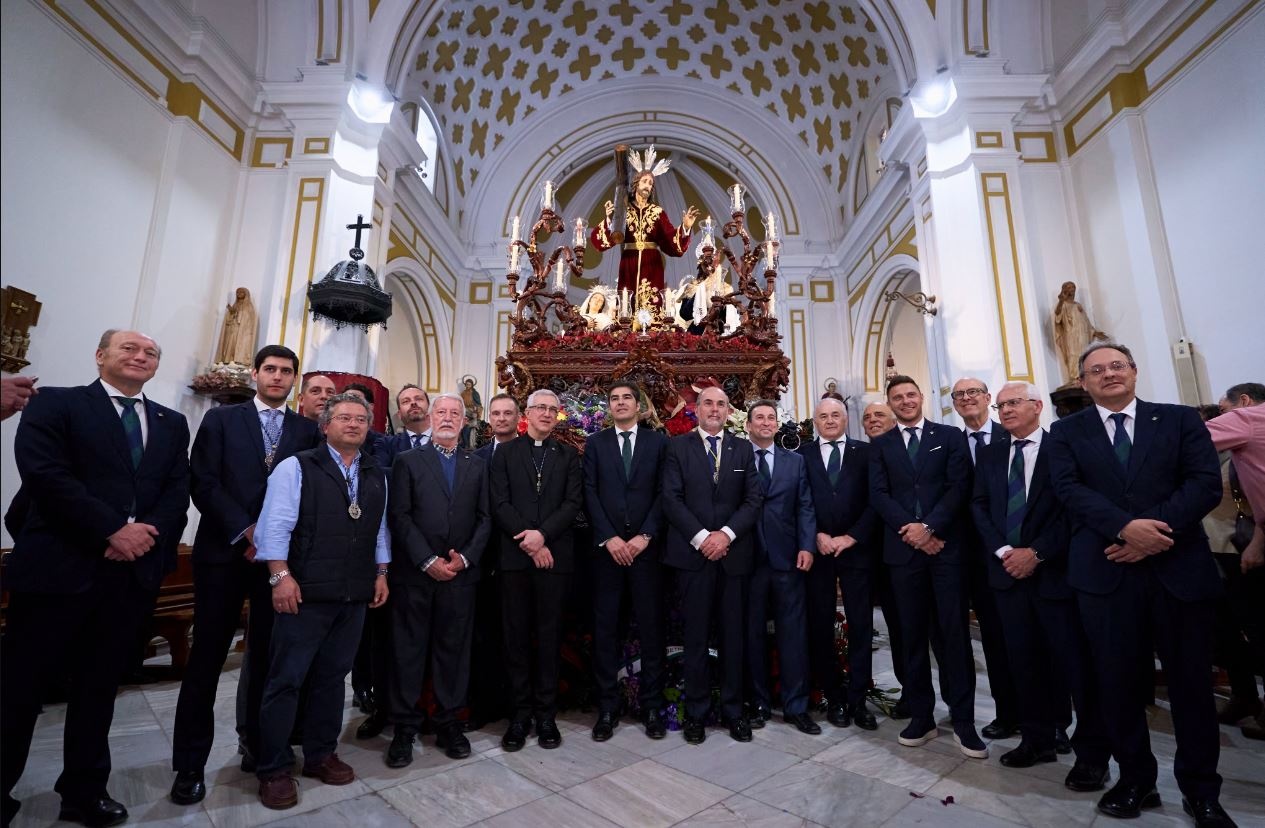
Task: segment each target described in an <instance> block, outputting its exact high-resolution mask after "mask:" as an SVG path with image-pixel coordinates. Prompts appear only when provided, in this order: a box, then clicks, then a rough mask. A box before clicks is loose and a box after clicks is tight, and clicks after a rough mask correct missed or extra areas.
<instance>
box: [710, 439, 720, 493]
mask: <svg viewBox="0 0 1265 828" xmlns="http://www.w3.org/2000/svg"><path fill="white" fill-rule="evenodd" d="M707 444H708V449H707V456H708V457H710V458H711V461H712V483H715V482H716V481H718V480H720V446H719V444H720V437H718V436H716V435H714V434H709V435H707Z"/></svg>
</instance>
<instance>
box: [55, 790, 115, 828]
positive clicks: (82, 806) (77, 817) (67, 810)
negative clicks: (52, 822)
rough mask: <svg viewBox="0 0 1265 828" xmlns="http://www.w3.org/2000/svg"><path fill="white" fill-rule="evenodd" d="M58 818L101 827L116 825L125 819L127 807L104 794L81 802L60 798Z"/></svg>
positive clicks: (96, 827)
mask: <svg viewBox="0 0 1265 828" xmlns="http://www.w3.org/2000/svg"><path fill="white" fill-rule="evenodd" d="M57 818H58V819H61V820H65V821H66V822H79V823H82V824H84V825H91V826H93V828H101V826H105V825H118V824H119V823H120V822H126V821H127V808H124V807H123V806H122V805H121V804H119V803H118V802H115V801H114V800H113V799H111V798H110V797H108V796H106V795H104V794H103V795H101V796H97V797H93V798H92V799H85V800H83V801H81V802H71V801H69V800H65V799H63V800H62V803H61V813H59V814H58V815H57Z"/></svg>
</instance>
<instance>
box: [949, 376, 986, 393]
mask: <svg viewBox="0 0 1265 828" xmlns="http://www.w3.org/2000/svg"><path fill="white" fill-rule="evenodd" d="M967 381H970V382H978V383H979V387H980V388H983V389H984V393H985V394H987V393H988V383H986V382H984V381H983V380H982V379H980V378H979V377H959V378H958V382H967ZM958 382H955V383H953V384H954V385H957V384H958Z"/></svg>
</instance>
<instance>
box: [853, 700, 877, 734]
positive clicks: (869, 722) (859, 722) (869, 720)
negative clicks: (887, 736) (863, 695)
mask: <svg viewBox="0 0 1265 828" xmlns="http://www.w3.org/2000/svg"><path fill="white" fill-rule="evenodd" d="M852 721H853V722H855V723H856V726H857V727H859V728H861V729H862V730H878V719H876V718H874V714H873V713H871V712H870V711H868V710H866V709H865V702H861V703H860V704H859V705H857V706H856V708H854V709H853V711H852Z"/></svg>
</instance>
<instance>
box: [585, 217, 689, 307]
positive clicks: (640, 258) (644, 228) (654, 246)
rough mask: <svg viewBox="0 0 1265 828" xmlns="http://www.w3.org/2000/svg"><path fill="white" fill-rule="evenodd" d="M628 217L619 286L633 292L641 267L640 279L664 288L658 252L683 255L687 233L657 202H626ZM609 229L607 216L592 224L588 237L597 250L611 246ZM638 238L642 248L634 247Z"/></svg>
mask: <svg viewBox="0 0 1265 828" xmlns="http://www.w3.org/2000/svg"><path fill="white" fill-rule="evenodd" d="M627 217H628V221H627V231H626V233H625V235H624V249H623V250H622V251H621V252H620V256H619V284H618V289H619V290H621V291H622V290H624V289H625V288H627V289H628V292H629V294H631V295H633V296H636V294H637V281H638V279H637V277H638V268H639V267H640V276H641V279H642V280H648V281H649V282H650V284H651V286H653V287H654V289H655V290H663V257H662V256H661V255H660V254H661V253H666V254H667V255H669V256H674V257H680V256H684V255H685V251H686V250H688V249H689V247H690V234H689V233H684V232H682V231H681V230H680V229H678V228H676V227H673V226H672V222H670V221H668V217H667V214H666V213H664V212H663V208H662V207H660V206H659V205H658V204H650V205H647V206H646V208H645V209H642V208H640V207H638V206H637V205H636V204H633V203H631V202H629V204H628V216H627ZM610 232H611V228H610V220H609V219H607V220H606V221H603V222H602V223H601V224H599V225H597V226H596V227H594V228H593V230H592V231H591V232H590V233H589V241H590V242H591V243H592V245H593V246H594V247H596V248H597V249H598V250H609V249H610V248H611V247H613V246H614V244H613V242H612V241H611V237H610ZM638 242H640V243H642V245H644V246H643V247H642V249H641V250H638V249H637V244H638Z"/></svg>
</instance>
